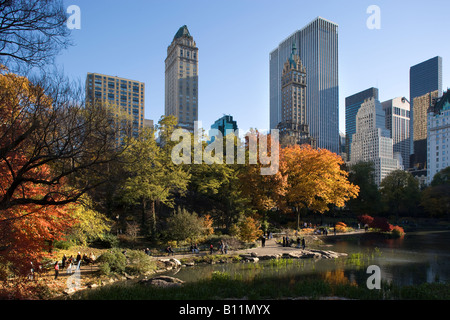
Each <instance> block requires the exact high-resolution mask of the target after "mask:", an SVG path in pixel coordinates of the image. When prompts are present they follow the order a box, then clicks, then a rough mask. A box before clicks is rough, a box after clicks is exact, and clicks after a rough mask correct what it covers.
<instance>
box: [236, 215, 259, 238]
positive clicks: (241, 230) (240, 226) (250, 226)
mask: <svg viewBox="0 0 450 320" xmlns="http://www.w3.org/2000/svg"><path fill="white" fill-rule="evenodd" d="M231 233H232V234H233V235H235V236H236V237H237V238H238V239H239V240H241V241H244V242H254V241H256V240H257V239H259V238H260V237H261V236H262V235H263V232H262V230H261V225H260V223H259V222H258V221H257V220H255V219H254V218H252V217H245V218H243V219H241V220H240V221H239V222H238V223H237V224H236V225H235V226H233V227H232V229H231Z"/></svg>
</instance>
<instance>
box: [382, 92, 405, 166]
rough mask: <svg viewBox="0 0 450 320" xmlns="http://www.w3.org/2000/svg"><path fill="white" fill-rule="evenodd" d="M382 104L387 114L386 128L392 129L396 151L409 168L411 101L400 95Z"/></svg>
mask: <svg viewBox="0 0 450 320" xmlns="http://www.w3.org/2000/svg"><path fill="white" fill-rule="evenodd" d="M382 106H383V110H384V112H385V115H386V129H388V130H390V131H391V138H392V139H393V140H394V153H395V152H398V153H400V154H401V156H402V160H403V167H404V168H405V169H406V168H409V157H410V135H409V128H410V125H409V112H410V109H409V108H410V106H409V102H408V101H407V100H406V99H404V98H402V97H399V98H394V99H391V100H388V101H385V102H383V103H382Z"/></svg>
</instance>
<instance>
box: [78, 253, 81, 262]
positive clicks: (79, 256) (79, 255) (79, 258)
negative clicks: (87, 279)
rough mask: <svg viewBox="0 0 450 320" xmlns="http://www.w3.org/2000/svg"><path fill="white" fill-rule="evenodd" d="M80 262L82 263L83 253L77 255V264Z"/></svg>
mask: <svg viewBox="0 0 450 320" xmlns="http://www.w3.org/2000/svg"><path fill="white" fill-rule="evenodd" d="M80 261H81V253H80V252H78V254H77V263H78V262H80Z"/></svg>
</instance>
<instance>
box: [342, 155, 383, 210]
mask: <svg viewBox="0 0 450 320" xmlns="http://www.w3.org/2000/svg"><path fill="white" fill-rule="evenodd" d="M348 180H349V181H350V182H351V183H353V184H354V185H357V186H358V187H359V194H358V197H356V198H354V199H350V200H349V201H348V207H349V209H350V210H351V211H352V212H354V213H356V214H362V213H368V214H372V215H376V214H378V213H379V212H380V211H381V206H380V203H381V195H380V191H379V190H378V186H377V185H376V183H375V168H374V164H373V162H359V163H355V164H353V165H352V166H351V167H350V172H349V176H348Z"/></svg>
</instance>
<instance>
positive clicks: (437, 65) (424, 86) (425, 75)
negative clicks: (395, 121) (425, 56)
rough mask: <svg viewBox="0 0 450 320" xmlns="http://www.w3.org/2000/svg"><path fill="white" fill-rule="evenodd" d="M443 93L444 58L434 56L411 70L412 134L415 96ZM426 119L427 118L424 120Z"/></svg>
mask: <svg viewBox="0 0 450 320" xmlns="http://www.w3.org/2000/svg"><path fill="white" fill-rule="evenodd" d="M436 90H437V91H438V95H439V96H440V95H442V58H441V57H439V56H438V57H434V58H431V59H429V60H427V61H424V62H422V63H419V64H417V65H415V66H412V67H411V68H410V71H409V95H410V98H409V101H410V103H411V121H410V136H411V137H414V127H413V125H414V98H417V97H421V96H423V95H425V94H428V93H430V92H433V91H436ZM424 121H426V119H425V120H424ZM410 145H411V153H414V142H413V139H411V144H410Z"/></svg>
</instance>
